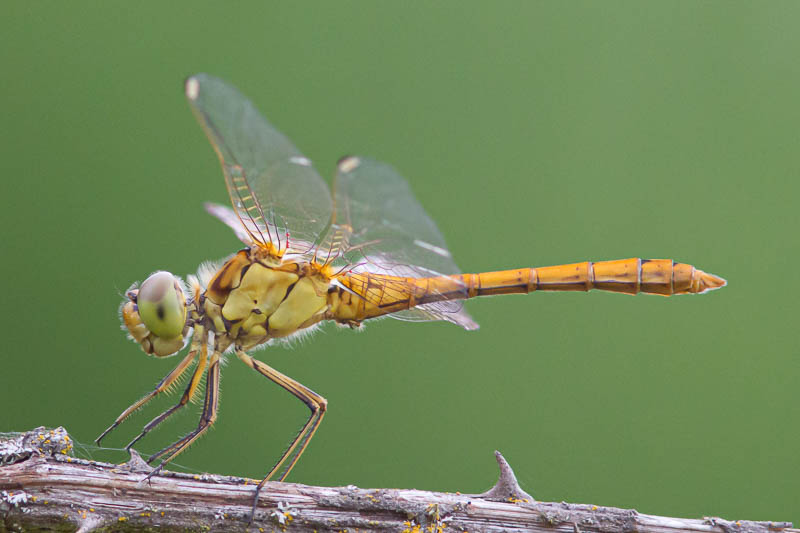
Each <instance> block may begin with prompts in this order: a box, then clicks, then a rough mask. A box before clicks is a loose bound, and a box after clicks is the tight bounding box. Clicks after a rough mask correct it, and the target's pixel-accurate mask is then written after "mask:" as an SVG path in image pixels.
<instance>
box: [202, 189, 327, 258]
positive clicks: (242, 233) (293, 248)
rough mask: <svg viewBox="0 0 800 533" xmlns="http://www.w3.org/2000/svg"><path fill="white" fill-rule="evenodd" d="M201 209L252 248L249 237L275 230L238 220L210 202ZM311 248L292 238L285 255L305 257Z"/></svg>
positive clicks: (227, 209)
mask: <svg viewBox="0 0 800 533" xmlns="http://www.w3.org/2000/svg"><path fill="white" fill-rule="evenodd" d="M203 207H205V209H206V212H208V214H210V215H212V216H214V217H216V218H217V219H219V220H221V221H222V222H223V223H224V224H225V225H226V226H228V227H230V228H231V229H232V230H233V232H234V233H235V234H236V236H237V237H238V238H239V240H240V241H242V242H243V243H244V244H246V245H247V246H252V245H253V244H254V243H253V241H252V239H251V238H250V235H267V234H268V231H273V232H274V231H275V228H270V230H267V228H266V227H265V226H260V225H256V224H255V223H254V222H253V221H251V220H249V219H246V220H244V221H242V220H240V219H239V217H238V216H237V215H236V213H235V212H234V211H233V209H231V208H230V207H226V206H224V205H219V204H214V203H211V202H206V203H205V204H203ZM313 248H314V245H313V244H311V243H309V242H307V241H301V240H299V239H295V238H292V239H291V241H290V247H289V249H288V252H287V254H288V255H291V254H297V255H301V256H304V257H305V256H308V255H309V250H313ZM284 257H286V256H284Z"/></svg>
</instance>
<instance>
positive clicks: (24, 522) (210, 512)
mask: <svg viewBox="0 0 800 533" xmlns="http://www.w3.org/2000/svg"><path fill="white" fill-rule="evenodd" d="M71 451H72V443H71V440H70V438H69V436H68V435H67V432H66V431H65V430H64V429H63V428H57V429H45V428H37V429H35V430H33V431H30V432H27V433H22V434H14V435H11V436H8V437H5V438H0V532H1V531H76V530H77V531H80V532H81V533H85V532H90V531H151V530H158V531H163V532H169V531H281V532H285V531H297V532H309V533H310V532H323V531H339V532H341V531H348V532H356V531H358V532H369V531H398V532H407V533H422V532H429V533H447V532H467V531H468V532H483V531H485V532H492V533H495V532H497V533H499V532H515V531H526V532H534V533H631V532H636V533H678V532H697V533H700V532H702V533H769V532H782V533H800V530H798V529H793V528H792V524H791V523H788V522H753V521H747V520H737V521H729V520H723V519H721V518H711V517H704V518H702V519H684V518H670V517H662V516H654V515H645V514H640V513H638V512H636V511H635V510H632V509H616V508H613V507H597V506H594V505H586V504H573V503H566V502H560V503H547V502H537V501H535V500H534V499H533V498H532V497H531V496H530V495H528V494H526V493H525V492H523V491H522V490H521V489H520V488H519V486H518V485H517V481H516V479H515V477H514V473H513V472H512V470H511V468H510V467H509V466H508V463H506V461H505V459H503V457H502V455H500V454H499V453H496V456H497V461H498V464H499V465H500V479H499V480H498V482H497V485H496V486H495V487H494V488H493V489H491V490H490V491H488V492H486V493H483V494H472V495H468V494H459V493H455V494H450V493H438V492H425V491H420V490H404V489H360V488H358V487H355V486H346V487H312V486H307V485H299V484H294V483H277V482H275V483H267V484H266V486H265V487H264V490H262V492H261V496H260V498H259V503H258V509H257V511H256V515H255V520H254V522H253V523H252V524H248V523H247V522H248V516H249V514H250V509H251V504H252V498H253V490H255V484H254V482H253V480H248V479H242V478H235V477H228V476H216V475H208V474H205V475H191V474H181V473H172V472H164V473H163V474H162V475H159V476H155V477H153V478H152V479H151V480H150V481H149V482H145V483H142V479H143V478H144V477H145V475H146V474H147V473H148V472H149V471H150V468H149V467H148V466H147V465H146V464H144V462H143V461H142V460H141V459H140V458H139V457H138V455H136V454H135V453H134V455H133V457H132V459H131V461H130V462H128V463H126V464H125V465H114V464H108V463H99V462H95V461H87V460H83V459H77V458H75V457H72V455H71Z"/></svg>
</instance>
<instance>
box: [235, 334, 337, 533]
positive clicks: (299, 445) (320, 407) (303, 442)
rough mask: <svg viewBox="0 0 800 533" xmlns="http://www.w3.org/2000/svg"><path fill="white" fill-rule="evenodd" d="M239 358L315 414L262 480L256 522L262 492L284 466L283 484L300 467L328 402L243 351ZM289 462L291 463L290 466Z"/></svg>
mask: <svg viewBox="0 0 800 533" xmlns="http://www.w3.org/2000/svg"><path fill="white" fill-rule="evenodd" d="M236 356H237V357H238V358H239V359H240V360H241V361H242V362H243V363H244V364H246V365H247V366H249V367H250V368H252V369H253V370H255V371H256V372H258V373H259V374H261V375H263V376H265V377H267V378H269V379H270V380H271V381H273V382H275V383H277V384H278V385H280V386H281V387H283V388H284V389H286V390H287V391H289V392H290V393H292V394H293V395H294V396H295V397H296V398H298V399H299V400H301V401H302V402H303V403H304V404H306V406H308V408H309V410H311V415H310V416H309V417H308V421H307V422H306V423H305V425H304V426H303V427H302V429H301V430H300V432H299V433H298V434H297V436H296V437H295V438H294V440H293V441H292V444H291V445H290V446H289V448H288V449H287V450H286V451H285V452H283V455H282V456H281V458H280V459H279V460H278V462H277V463H275V466H273V467H272V469H271V470H270V471H269V473H268V474H267V475H266V476H265V477H264V479H262V480H261V482H260V483H259V484H258V487H256V493H255V495H254V498H253V509H252V510H251V512H250V522H252V521H253V518H254V516H255V511H256V506H257V504H258V495H259V493H260V492H261V488H262V487H263V486H264V484H265V483H266V482H267V481H269V480H270V479H271V478H272V476H274V475H275V473H276V472H278V471H279V470H280V468H281V467H282V466H283V464H284V463H286V468H285V469H284V471H283V473H282V474H281V475H280V477H279V478H278V481H283V480H284V479H286V476H288V475H289V472H291V470H292V468H294V465H295V464H297V461H298V459H300V456H301V455H303V452H304V451H305V449H306V447H307V446H308V443H309V442H310V441H311V437H313V436H314V433H316V431H317V428H319V425H320V422H322V418H323V417H324V416H325V411H326V409H327V407H328V400H326V399H325V398H323V397H322V396H320V395H319V394H317V393H316V392H314V391H312V390H311V389H309V388H308V387H306V386H304V385H302V384H301V383H298V382H297V381H295V380H293V379H292V378H290V377H288V376H285V375H283V374H281V373H280V372H278V371H277V370H275V369H274V368H272V367H270V366H269V365H267V364H266V363H263V362H261V361H259V360H258V359H253V358H252V357H250V356H249V355H247V354H246V353H245V352H244V351H242V350H238V349H237V350H236ZM287 460H288V463H287Z"/></svg>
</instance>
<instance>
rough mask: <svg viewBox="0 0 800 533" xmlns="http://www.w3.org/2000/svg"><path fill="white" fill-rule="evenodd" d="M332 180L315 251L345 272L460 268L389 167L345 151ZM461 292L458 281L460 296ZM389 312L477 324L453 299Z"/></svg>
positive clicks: (428, 272) (416, 273) (412, 273)
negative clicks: (337, 261) (343, 264)
mask: <svg viewBox="0 0 800 533" xmlns="http://www.w3.org/2000/svg"><path fill="white" fill-rule="evenodd" d="M334 183H335V184H334V214H333V217H332V219H331V225H330V228H329V230H328V233H327V235H326V237H325V238H324V239H323V240H322V242H321V243H320V251H321V252H327V253H328V255H329V256H338V257H341V258H343V259H344V260H346V261H347V263H348V264H349V265H350V267H349V269H348V272H351V273H354V274H356V275H357V274H358V273H369V272H375V273H381V274H389V275H392V276H401V277H431V276H439V275H443V274H444V275H447V274H458V273H459V272H460V271H459V269H458V267H457V266H456V264H455V262H454V261H453V258H452V257H451V255H450V252H449V251H448V250H447V245H446V244H445V241H444V237H443V236H442V234H441V232H440V231H439V229H438V228H437V227H436V224H435V223H434V222H433V220H432V219H431V218H430V216H428V214H427V213H426V212H425V210H424V209H423V208H422V206H421V205H420V204H419V202H418V201H417V199H416V198H415V197H414V195H413V193H412V192H411V189H410V188H409V187H408V183H407V182H406V180H405V179H403V177H402V176H401V175H400V174H399V173H398V172H397V171H396V170H395V169H394V168H393V167H391V166H390V165H387V164H385V163H381V162H379V161H375V160H372V159H368V158H357V157H346V158H343V159H342V160H341V161H339V165H338V172H337V174H336V179H335V182H334ZM325 247H327V249H326V248H325ZM466 295H467V290H466V287H463V295H462V296H463V297H464V298H466ZM362 296H363V297H365V298H368V299H369V297H370V295H368V294H364V295H362ZM390 316H396V318H399V319H405V320H417V321H419V320H447V321H449V322H453V323H455V324H458V325H461V326H462V327H464V328H466V329H475V328H476V327H477V324H475V322H474V321H472V319H471V318H470V317H469V315H468V314H467V313H466V311H464V310H463V302H462V301H461V300H458V299H456V300H447V301H440V302H432V303H428V304H424V305H421V306H418V307H416V308H414V309H410V310H408V311H403V312H401V313H399V314H396V315H390Z"/></svg>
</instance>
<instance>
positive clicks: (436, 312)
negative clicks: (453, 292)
mask: <svg viewBox="0 0 800 533" xmlns="http://www.w3.org/2000/svg"><path fill="white" fill-rule="evenodd" d="M389 316H390V317H392V318H396V319H398V320H405V321H407V322H432V321H434V320H446V321H447V322H452V323H453V324H455V325H457V326H461V327H462V328H464V329H466V330H469V331H473V330H476V329H478V328H479V327H480V326H479V325H478V323H477V322H475V320H473V319H472V317H471V316H469V313H467V312H466V311H464V308H463V307H462V308H461V309H459V310H458V311H456V312H453V311H451V310H448V311H442V310H441V309H439V308H438V307H437V306H435V305H434V304H422V305H419V306H417V307H415V308H413V309H408V310H407V311H400V312H399V313H393V314H391V315H389Z"/></svg>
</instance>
